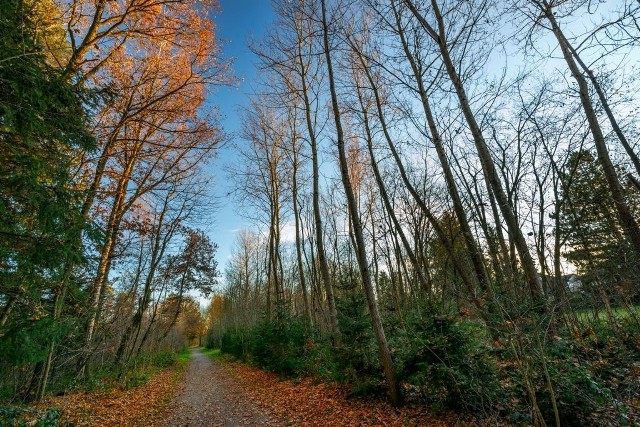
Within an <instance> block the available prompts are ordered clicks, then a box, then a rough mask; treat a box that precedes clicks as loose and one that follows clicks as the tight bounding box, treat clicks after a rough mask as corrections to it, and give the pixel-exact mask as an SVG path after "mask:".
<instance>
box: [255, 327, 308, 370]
mask: <svg viewBox="0 0 640 427" xmlns="http://www.w3.org/2000/svg"><path fill="white" fill-rule="evenodd" d="M308 338H309V335H308V333H307V331H306V328H305V325H304V324H302V322H299V321H296V320H290V321H288V322H282V323H280V322H277V323H270V322H265V323H262V324H260V325H258V326H257V327H256V328H255V329H253V331H252V334H251V356H252V360H253V362H254V363H256V364H257V365H259V366H261V367H263V368H265V369H268V370H270V371H274V372H277V373H278V374H280V375H284V376H297V375H299V374H300V373H301V371H302V368H303V366H304V358H305V343H306V342H307V339H308Z"/></svg>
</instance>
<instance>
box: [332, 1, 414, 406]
mask: <svg viewBox="0 0 640 427" xmlns="http://www.w3.org/2000/svg"><path fill="white" fill-rule="evenodd" d="M325 3H326V2H325V0H322V1H321V5H322V30H323V31H322V33H323V34H322V35H323V42H324V54H325V57H326V61H327V73H328V77H329V89H330V92H331V106H332V108H333V117H334V121H335V125H336V133H337V135H336V136H337V145H338V157H339V160H340V176H341V178H342V185H343V187H344V191H345V195H346V198H347V207H348V210H349V216H350V217H351V221H352V223H353V233H354V235H355V239H356V242H357V245H356V248H355V249H356V257H357V260H358V265H359V267H360V275H361V276H362V285H363V287H364V291H365V295H366V297H367V306H368V308H369V315H370V316H371V323H372V325H373V330H374V333H375V336H376V341H377V343H378V351H379V353H380V359H381V361H382V369H383V371H384V375H385V378H386V380H387V387H388V389H389V397H390V398H391V403H392V404H393V405H394V406H399V405H402V403H403V398H402V393H401V391H400V383H399V382H398V380H397V378H396V374H395V368H394V366H393V360H392V358H391V352H390V350H389V344H388V343H387V338H386V336H385V333H384V328H383V326H382V319H381V318H380V313H379V312H378V305H377V303H376V298H375V295H374V292H373V286H372V282H371V275H370V272H369V265H368V261H367V253H366V248H365V242H364V235H363V232H362V225H361V223H360V215H358V211H357V201H356V198H355V194H354V192H353V187H352V186H351V181H350V178H349V167H348V163H347V156H346V153H345V143H344V133H343V130H342V122H341V118H340V108H339V106H338V96H337V93H336V87H335V79H334V74H333V66H332V63H331V50H330V47H329V26H328V24H327V12H326V4H325Z"/></svg>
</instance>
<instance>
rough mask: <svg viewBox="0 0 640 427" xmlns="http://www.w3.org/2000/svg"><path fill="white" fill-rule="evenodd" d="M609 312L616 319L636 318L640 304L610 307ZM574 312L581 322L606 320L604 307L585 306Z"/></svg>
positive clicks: (639, 312)
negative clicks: (590, 307)
mask: <svg viewBox="0 0 640 427" xmlns="http://www.w3.org/2000/svg"><path fill="white" fill-rule="evenodd" d="M611 312H612V314H613V317H614V319H616V320H617V321H625V320H630V319H631V318H637V317H638V315H640V305H635V306H632V307H612V308H611ZM596 313H597V317H596ZM576 314H577V316H578V320H580V321H581V322H589V321H594V320H596V321H598V322H606V321H608V318H607V312H606V311H605V309H604V308H598V309H597V310H594V309H589V308H585V309H582V310H578V311H577V313H576Z"/></svg>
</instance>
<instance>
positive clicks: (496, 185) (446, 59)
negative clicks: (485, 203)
mask: <svg viewBox="0 0 640 427" xmlns="http://www.w3.org/2000/svg"><path fill="white" fill-rule="evenodd" d="M404 2H405V4H406V5H407V6H408V7H409V9H410V10H411V13H412V14H413V15H414V16H415V17H416V19H417V20H418V21H419V22H420V24H421V25H422V27H423V28H424V29H425V30H426V31H427V33H428V34H429V35H430V36H431V37H432V38H433V40H434V41H435V42H436V43H437V45H438V48H439V50H440V57H441V58H442V61H443V63H444V66H445V68H446V71H447V74H448V76H449V79H450V80H451V83H452V84H453V87H454V89H455V92H456V95H457V97H458V102H459V103H460V107H461V109H462V113H463V115H464V118H465V120H466V122H467V125H468V126H469V130H470V131H471V134H472V136H473V140H474V143H475V146H476V151H477V153H478V158H479V160H480V164H481V165H482V170H483V173H484V175H485V177H486V179H487V181H488V183H489V185H490V186H491V189H492V190H493V193H494V195H495V197H496V200H497V202H498V207H499V208H500V212H501V213H502V217H503V218H504V220H505V223H506V225H507V228H508V230H509V235H510V237H511V239H513V243H514V245H515V247H516V249H517V251H518V255H519V257H520V263H521V264H522V269H523V270H524V273H525V277H526V280H527V284H528V287H529V293H530V294H531V297H532V299H533V301H534V303H540V301H541V300H542V288H541V283H540V276H539V275H538V271H537V270H536V266H535V263H534V261H533V257H532V256H531V252H530V251H529V247H528V246H527V241H526V239H525V238H524V234H523V233H522V230H521V229H520V226H519V224H518V220H517V219H516V216H515V214H514V212H513V206H511V205H510V203H509V199H508V196H507V194H506V193H505V191H504V188H503V186H502V182H501V181H500V177H499V176H498V174H497V172H496V167H495V164H494V162H493V159H492V158H491V152H490V151H489V147H488V146H487V143H486V141H485V139H484V135H483V134H482V130H481V129H480V125H479V124H478V122H477V121H476V118H475V115H474V113H473V111H472V109H471V105H470V103H469V99H468V97H467V93H466V90H465V88H464V84H463V83H462V80H461V79H460V76H459V75H458V72H457V70H456V67H455V64H454V63H453V60H452V59H451V56H450V54H449V46H448V44H447V40H446V27H445V24H444V19H443V17H442V14H441V13H440V8H439V7H438V4H437V1H436V0H431V7H432V9H433V13H434V16H435V19H436V21H437V26H438V31H436V30H434V28H433V27H431V25H429V23H428V22H427V21H426V19H425V18H424V16H422V15H421V14H420V12H419V11H418V10H417V8H416V7H415V5H414V4H413V1H412V0H404Z"/></svg>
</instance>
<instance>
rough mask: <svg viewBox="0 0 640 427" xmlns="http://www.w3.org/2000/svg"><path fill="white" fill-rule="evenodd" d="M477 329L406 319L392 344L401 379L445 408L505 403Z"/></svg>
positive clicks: (477, 407) (448, 322) (428, 319)
mask: <svg viewBox="0 0 640 427" xmlns="http://www.w3.org/2000/svg"><path fill="white" fill-rule="evenodd" d="M474 328H475V325H473V324H465V323H461V322H457V321H455V320H454V319H452V318H448V317H423V318H419V317H417V316H416V317H409V320H408V322H407V325H406V328H405V329H404V331H403V330H398V332H397V333H396V334H395V336H394V337H393V338H392V340H391V347H392V350H393V352H394V356H395V359H396V364H397V365H398V374H399V377H400V379H401V380H403V381H406V382H408V383H409V384H412V385H415V386H418V387H419V388H420V390H421V392H422V394H423V396H424V398H425V399H426V400H427V401H429V402H431V403H432V404H435V405H436V406H443V407H446V408H451V409H457V410H460V409H462V410H470V411H471V410H473V411H478V410H480V411H483V410H488V409H490V408H492V407H494V406H496V405H497V404H498V403H499V402H501V401H502V400H503V399H504V394H503V393H502V391H501V388H500V383H499V379H498V374H497V368H496V364H495V361H494V360H493V359H492V358H491V356H490V352H489V351H488V349H487V348H486V347H485V346H484V345H483V344H482V343H481V342H480V341H478V339H477V338H476V337H477V334H476V333H475V331H474Z"/></svg>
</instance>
